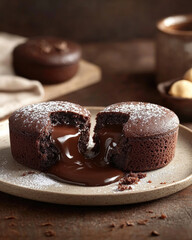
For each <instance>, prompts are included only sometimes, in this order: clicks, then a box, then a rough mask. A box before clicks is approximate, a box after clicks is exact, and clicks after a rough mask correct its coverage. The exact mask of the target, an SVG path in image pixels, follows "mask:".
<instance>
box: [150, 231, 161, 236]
mask: <svg viewBox="0 0 192 240" xmlns="http://www.w3.org/2000/svg"><path fill="white" fill-rule="evenodd" d="M159 235H160V234H159V233H158V232H157V231H155V230H153V231H152V232H151V236H159Z"/></svg>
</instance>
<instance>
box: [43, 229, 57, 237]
mask: <svg viewBox="0 0 192 240" xmlns="http://www.w3.org/2000/svg"><path fill="white" fill-rule="evenodd" d="M44 234H45V236H46V237H53V236H55V232H54V231H53V230H48V231H46V232H45V233H44Z"/></svg>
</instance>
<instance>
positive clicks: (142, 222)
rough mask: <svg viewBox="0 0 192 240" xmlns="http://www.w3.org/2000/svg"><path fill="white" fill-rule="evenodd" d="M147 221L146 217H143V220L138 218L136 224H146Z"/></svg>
mask: <svg viewBox="0 0 192 240" xmlns="http://www.w3.org/2000/svg"><path fill="white" fill-rule="evenodd" d="M147 222H148V220H147V219H145V220H139V221H137V224H138V225H146V224H147Z"/></svg>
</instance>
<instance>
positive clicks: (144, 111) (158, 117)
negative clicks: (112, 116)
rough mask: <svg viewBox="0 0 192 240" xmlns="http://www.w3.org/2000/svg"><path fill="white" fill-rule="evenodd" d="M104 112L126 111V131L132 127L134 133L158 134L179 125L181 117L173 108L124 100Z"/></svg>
mask: <svg viewBox="0 0 192 240" xmlns="http://www.w3.org/2000/svg"><path fill="white" fill-rule="evenodd" d="M103 112H116V113H125V114H128V115H129V120H128V122H127V124H125V126H124V130H125V131H129V129H131V131H132V133H133V135H134V134H135V135H138V134H139V135H140V134H145V135H146V134H147V133H148V132H150V133H151V134H158V133H159V132H162V131H168V130H171V129H174V128H176V127H178V125H179V119H178V117H177V116H176V114H175V113H174V112H172V111H171V110H169V109H167V108H165V107H162V106H159V105H156V104H152V103H143V102H122V103H117V104H113V105H110V106H108V107H106V108H105V109H104V110H103Z"/></svg>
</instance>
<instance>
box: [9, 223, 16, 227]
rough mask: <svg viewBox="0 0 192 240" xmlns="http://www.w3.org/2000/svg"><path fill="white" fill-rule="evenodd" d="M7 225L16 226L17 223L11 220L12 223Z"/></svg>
mask: <svg viewBox="0 0 192 240" xmlns="http://www.w3.org/2000/svg"><path fill="white" fill-rule="evenodd" d="M9 226H10V227H15V226H17V224H16V223H14V222H12V223H10V224H9Z"/></svg>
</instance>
